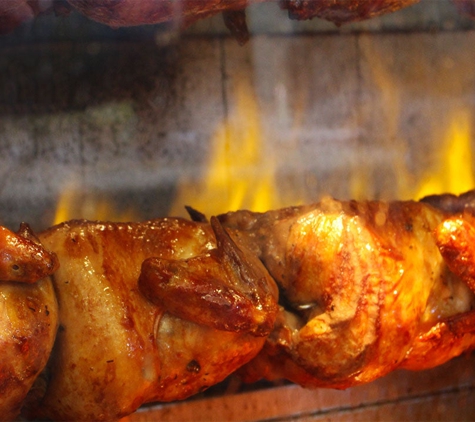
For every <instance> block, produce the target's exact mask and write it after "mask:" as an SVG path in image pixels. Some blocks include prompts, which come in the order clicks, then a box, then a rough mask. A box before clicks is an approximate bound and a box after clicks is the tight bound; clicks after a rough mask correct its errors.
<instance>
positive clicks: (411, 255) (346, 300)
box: [219, 198, 475, 388]
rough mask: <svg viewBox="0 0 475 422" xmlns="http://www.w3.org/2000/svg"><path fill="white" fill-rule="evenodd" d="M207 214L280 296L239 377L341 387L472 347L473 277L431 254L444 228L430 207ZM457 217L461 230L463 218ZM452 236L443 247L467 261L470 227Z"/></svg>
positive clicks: (372, 205) (330, 204) (336, 204)
mask: <svg viewBox="0 0 475 422" xmlns="http://www.w3.org/2000/svg"><path fill="white" fill-rule="evenodd" d="M219 219H220V221H221V222H222V223H223V225H224V226H225V227H227V229H228V230H230V231H233V232H234V233H235V234H236V236H239V237H240V242H242V243H244V244H246V245H247V247H248V248H249V249H250V250H253V251H254V253H255V254H256V255H258V256H259V257H260V258H261V260H262V261H263V262H264V265H265V266H266V268H267V269H268V270H269V272H270V273H271V275H272V277H273V278H274V279H275V280H276V281H277V283H278V284H279V287H280V289H281V304H282V306H281V311H280V314H279V316H278V318H277V322H276V325H275V327H274V331H273V332H272V333H271V335H270V336H269V337H268V340H267V342H266V344H265V346H264V348H263V351H262V352H261V353H260V354H259V355H258V357H257V358H256V359H254V360H253V361H252V362H251V363H250V364H248V365H246V366H245V367H244V368H243V370H241V371H240V373H241V375H242V376H243V378H244V379H245V380H247V381H255V380H257V379H260V378H267V379H280V378H285V379H289V380H291V381H294V382H296V383H299V384H301V385H303V386H306V387H332V388H347V387H350V386H353V385H357V384H361V383H366V382H369V381H372V380H374V379H375V378H378V377H381V376H384V375H385V374H387V373H388V372H390V371H392V370H394V369H396V368H399V367H403V368H409V369H424V368H430V367H432V366H435V365H439V364H441V363H444V362H445V361H447V360H449V359H451V358H452V357H454V356H457V355H459V354H461V353H462V352H464V351H466V350H470V349H472V348H473V347H474V346H475V317H474V315H473V311H472V309H473V308H474V306H475V298H474V294H473V292H472V291H471V289H470V287H469V286H473V282H472V284H469V283H467V277H465V279H464V274H463V273H464V272H465V273H466V271H464V269H462V268H461V266H460V265H458V264H457V263H456V262H455V261H454V257H453V256H452V257H449V256H448V254H447V253H442V254H441V250H442V251H443V250H444V245H447V243H448V241H447V239H446V238H444V234H445V235H446V234H447V230H449V229H447V228H445V229H444V227H451V225H453V223H450V220H447V214H446V213H445V212H443V211H441V210H438V209H436V208H435V207H433V206H431V205H428V204H425V203H421V202H412V201H408V202H389V203H385V202H356V201H349V202H341V201H336V200H333V199H329V198H328V199H325V200H323V201H322V202H321V203H319V204H316V205H313V206H303V207H294V208H288V209H283V210H279V211H272V212H268V213H264V214H259V213H251V212H246V211H240V212H235V213H229V214H225V215H222V216H220V217H219ZM458 220H463V221H464V223H465V224H466V226H469V227H470V226H471V222H470V221H471V220H472V217H471V214H469V213H466V214H465V215H461V216H460V217H459V218H458ZM458 220H457V221H458ZM444 224H445V225H444ZM465 228H466V227H465ZM472 229H473V227H472ZM459 230H460V229H459ZM461 231H462V232H463V234H464V236H460V233H459V234H458V235H457V236H456V237H458V239H461V240H460V241H457V240H455V241H453V242H452V243H453V244H452V245H451V247H452V250H455V251H457V250H458V251H460V250H461V249H462V250H463V249H464V248H465V256H467V255H468V254H473V251H474V250H475V249H474V247H475V246H472V245H475V236H474V235H473V232H467V231H466V230H461ZM467 236H468V237H470V239H468V241H467ZM445 237H447V236H445ZM449 237H450V236H449ZM467 245H468V246H467ZM473 257H475V254H473V255H472V256H471V258H473ZM444 258H446V259H447V260H449V265H447V262H446V261H445V260H444ZM461 260H462V259H460V260H459V261H461ZM452 264H455V265H452Z"/></svg>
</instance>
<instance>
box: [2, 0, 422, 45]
mask: <svg viewBox="0 0 475 422" xmlns="http://www.w3.org/2000/svg"><path fill="white" fill-rule="evenodd" d="M419 1H420V0H343V1H335V0H310V1H308V0H305V1H302V0H281V1H279V2H277V3H278V4H279V5H280V7H281V8H282V9H284V10H288V13H289V17H290V18H292V19H298V20H303V19H312V18H314V17H318V18H322V19H326V20H329V21H331V22H333V23H335V24H337V25H342V24H344V23H350V22H356V21H361V20H364V19H370V18H374V17H376V16H379V15H382V14H385V13H391V12H395V11H396V10H399V9H402V8H404V7H407V6H410V5H413V4H415V3H417V2H419ZM265 2H271V3H276V2H275V1H274V0H206V1H203V0H159V1H157V0H140V1H137V0H53V1H41V0H9V1H7V2H0V33H7V32H10V31H12V30H13V29H14V28H16V27H17V26H19V25H21V24H22V23H23V22H27V21H29V20H32V19H34V18H35V17H37V16H38V15H40V14H44V13H52V12H54V13H56V14H58V15H62V16H64V15H65V14H67V13H69V9H73V10H77V11H79V12H80V13H82V14H83V15H85V16H87V17H88V18H90V19H92V20H95V21H97V22H100V23H103V24H106V25H109V26H111V27H114V28H118V27H123V26H138V25H149V24H158V23H165V22H168V23H173V24H174V25H176V27H177V28H186V27H187V26H189V25H191V24H193V23H194V22H196V21H198V20H201V19H204V18H207V17H210V16H213V15H216V14H219V13H223V16H224V21H225V24H226V26H227V27H228V28H229V29H230V30H231V33H233V34H234V35H235V36H236V37H237V38H238V40H240V41H243V42H244V41H245V40H246V39H247V35H246V34H247V26H246V21H245V9H246V8H247V7H248V6H250V5H252V4H256V3H265Z"/></svg>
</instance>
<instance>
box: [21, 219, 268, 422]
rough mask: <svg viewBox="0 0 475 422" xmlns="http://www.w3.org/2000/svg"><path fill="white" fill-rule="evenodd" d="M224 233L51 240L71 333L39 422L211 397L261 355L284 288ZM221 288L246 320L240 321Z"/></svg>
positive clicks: (74, 225)
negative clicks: (208, 264) (212, 389)
mask: <svg viewBox="0 0 475 422" xmlns="http://www.w3.org/2000/svg"><path fill="white" fill-rule="evenodd" d="M213 227H214V231H213ZM213 227H211V225H210V224H206V223H198V222H191V221H187V220H182V219H161V220H155V221H149V222H145V223H134V224H126V223H124V224H113V223H101V222H87V221H71V222H66V223H63V224H61V225H59V226H56V227H53V228H51V229H48V230H47V231H45V232H44V233H41V234H40V238H41V241H42V242H43V244H44V245H46V247H48V248H49V249H52V250H54V251H55V252H56V253H57V255H58V257H59V260H60V262H61V267H60V269H59V270H58V271H57V272H56V273H55V275H54V285H55V289H56V293H57V297H58V302H59V322H60V327H59V330H58V335H57V340H56V343H55V347H54V351H53V354H52V357H51V359H50V365H49V367H48V371H49V373H48V384H47V388H46V391H45V393H44V396H43V397H42V398H41V399H40V400H37V402H36V403H32V404H30V406H29V407H28V409H27V412H26V414H27V416H28V417H39V418H48V419H52V420H110V419H117V418H119V417H122V416H125V415H128V414H130V413H132V412H133V411H135V410H136V409H137V408H138V407H139V406H140V405H141V404H142V403H144V402H148V401H169V400H178V399H183V398H186V397H188V396H190V395H192V394H195V393H197V392H199V391H202V390H204V389H206V388H207V387H209V386H211V385H213V384H215V383H217V382H219V381H221V380H222V379H223V378H225V377H226V376H227V375H229V374H230V373H231V372H233V371H235V370H236V369H237V368H238V367H240V366H241V365H243V364H244V363H246V362H247V361H249V360H250V359H251V358H252V357H254V356H255V355H256V354H257V353H258V352H259V350H260V349H261V348H262V345H263V343H264V342H265V336H266V335H267V334H268V333H269V332H270V330H271V329H272V326H273V322H274V320H275V316H276V313H277V289H276V287H275V285H274V281H273V280H272V279H271V278H270V277H269V275H268V274H267V271H266V270H265V269H264V267H263V266H262V264H261V263H260V262H259V261H258V260H257V259H256V258H253V260H252V259H251V261H252V262H253V263H252V264H251V268H248V267H247V266H246V259H245V255H246V252H245V251H243V250H241V249H240V248H238V246H237V245H236V244H235V243H234V242H233V241H232V239H231V238H230V237H229V236H227V234H226V233H225V232H224V230H223V229H222V228H221V226H220V225H219V223H217V222H216V223H215V224H214V225H213ZM236 256H238V258H236ZM203 261H212V265H213V268H212V269H211V270H207V269H206V268H203V267H202V266H201V263H202V262H203ZM142 263H143V265H144V270H142ZM157 266H160V268H159V269H157ZM220 268H221V270H220ZM195 270H196V271H197V272H198V274H199V276H196V275H195ZM141 272H142V275H141ZM252 277H256V278H257V280H252ZM139 278H140V280H141V288H143V290H144V291H145V292H146V295H147V297H148V299H150V300H148V299H147V298H146V297H145V296H144V295H143V294H142V293H141V291H140V290H139V285H138V280H139ZM155 283H157V284H159V286H158V287H155ZM162 283H163V284H164V286H162V285H161V284H162ZM221 291H223V292H224V291H226V292H227V293H230V294H231V296H232V297H233V298H235V299H236V303H239V304H240V305H243V309H242V311H243V314H239V315H238V317H235V314H236V313H238V309H236V307H235V306H233V304H232V303H231V305H230V306H228V305H229V303H228V302H226V300H227V299H228V296H226V295H224V294H223V295H221ZM180 295H182V296H181V300H182V304H181V307H180V304H179V303H178V301H179V300H180ZM257 296H259V297H262V298H263V301H264V302H263V303H261V302H260V299H259V298H257V299H256V297H257ZM168 300H170V303H168ZM220 300H221V301H222V302H219V301H220ZM207 304H212V305H213V304H217V307H216V308H214V313H213V312H212V313H211V314H206V309H207ZM188 307H189V308H191V309H188ZM195 307H197V308H198V309H193V308H195ZM181 308H184V310H181ZM263 309H264V310H265V312H263ZM200 310H201V311H202V313H203V314H205V316H204V317H200V315H199V314H200ZM217 318H219V319H220V320H221V321H230V323H229V325H226V324H222V323H219V324H216V323H215V319H217ZM236 321H237V322H236ZM234 322H236V323H234Z"/></svg>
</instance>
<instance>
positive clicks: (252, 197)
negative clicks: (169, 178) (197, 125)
mask: <svg viewBox="0 0 475 422" xmlns="http://www.w3.org/2000/svg"><path fill="white" fill-rule="evenodd" d="M233 98H234V99H235V101H236V106H235V109H234V111H233V112H232V113H231V114H230V115H229V116H228V117H227V119H226V120H225V121H224V123H222V125H221V126H220V127H219V128H218V129H217V130H216V132H215V135H214V137H213V139H212V140H211V154H210V156H209V161H208V163H207V165H206V166H205V173H204V175H203V177H202V178H201V179H199V180H189V179H187V178H182V180H180V182H179V188H178V193H177V195H176V197H175V200H174V204H173V206H172V209H171V214H172V215H180V214H182V210H183V205H184V204H188V205H190V206H192V207H193V208H195V209H197V210H198V211H200V212H202V213H204V214H205V215H207V216H210V215H216V214H220V213H224V212H228V211H233V210H237V209H243V208H245V209H250V210H252V211H267V210H269V209H272V208H275V207H276V206H278V195H277V192H276V188H275V168H274V161H275V160H274V159H273V157H272V151H266V149H265V144H264V143H263V139H264V137H263V135H262V128H261V125H260V116H261V114H260V112H259V106H258V103H257V100H256V98H255V94H254V92H253V90H252V88H251V87H250V86H249V84H248V83H247V82H246V81H243V80H241V81H239V82H238V83H237V86H236V90H235V96H234V97H233Z"/></svg>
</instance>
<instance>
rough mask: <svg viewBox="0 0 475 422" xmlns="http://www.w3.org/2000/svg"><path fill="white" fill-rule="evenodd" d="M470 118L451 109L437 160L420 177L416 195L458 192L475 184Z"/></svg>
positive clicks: (463, 112) (461, 112) (471, 187)
mask: <svg viewBox="0 0 475 422" xmlns="http://www.w3.org/2000/svg"><path fill="white" fill-rule="evenodd" d="M470 121H471V118H470V112H469V111H468V110H455V111H453V112H452V116H451V119H450V124H449V127H448V129H447V134H446V136H445V144H444V145H443V146H442V148H441V150H440V156H439V159H438V160H437V162H436V163H435V165H434V166H433V167H432V168H430V169H428V171H427V174H425V175H424V176H423V178H422V182H421V183H420V185H419V187H418V190H417V193H416V195H415V197H416V198H421V197H424V196H426V195H432V194H440V193H445V192H450V193H453V194H460V193H463V192H466V191H468V190H470V189H473V188H474V187H475V179H474V169H473V153H472V144H471V137H472V128H471V123H470Z"/></svg>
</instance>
